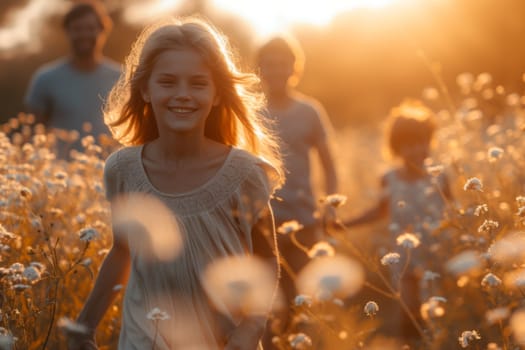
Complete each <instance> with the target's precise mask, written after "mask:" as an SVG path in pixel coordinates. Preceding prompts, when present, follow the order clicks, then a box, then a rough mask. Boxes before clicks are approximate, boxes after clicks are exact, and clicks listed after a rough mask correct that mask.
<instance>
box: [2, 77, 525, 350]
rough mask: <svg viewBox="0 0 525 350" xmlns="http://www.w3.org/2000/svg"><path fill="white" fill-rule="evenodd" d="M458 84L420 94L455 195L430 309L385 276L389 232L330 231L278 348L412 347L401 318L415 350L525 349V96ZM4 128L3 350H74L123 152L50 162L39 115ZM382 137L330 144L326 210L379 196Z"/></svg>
mask: <svg viewBox="0 0 525 350" xmlns="http://www.w3.org/2000/svg"><path fill="white" fill-rule="evenodd" d="M456 82H457V84H456V86H453V87H450V88H449V89H446V88H445V87H444V86H442V85H440V84H437V86H436V87H429V88H426V89H425V90H424V91H423V94H422V98H423V100H424V101H425V103H426V104H427V105H428V106H430V107H431V108H432V109H433V110H434V111H435V113H436V117H437V120H438V124H439V129H438V133H437V138H436V143H435V145H434V146H435V147H434V149H433V153H432V157H431V159H429V160H428V171H429V172H431V173H436V174H437V173H439V172H445V173H446V174H447V176H448V177H449V179H450V180H451V184H452V192H453V197H454V200H453V201H450V202H449V203H448V207H447V213H446V214H447V215H446V218H445V220H443V222H441V223H440V224H439V225H438V226H437V227H436V228H435V230H434V233H433V236H434V238H435V239H436V240H435V241H436V242H437V243H435V244H434V245H433V246H432V247H426V248H427V249H428V251H429V252H430V253H429V254H428V255H427V256H426V259H425V261H424V266H421V268H422V269H423V271H424V274H423V280H424V282H425V283H426V288H427V291H429V297H428V299H425V300H421V304H420V305H419V308H418V312H417V314H414V312H412V311H411V310H410V309H409V308H408V306H407V305H406V303H404V302H403V299H402V298H401V295H400V289H399V285H398V284H397V283H396V281H395V280H392V279H391V278H390V277H389V273H388V266H387V265H389V264H395V263H396V257H395V256H393V255H391V250H392V243H391V242H389V236H388V227H387V226H388V223H387V222H378V223H376V224H373V225H367V226H363V227H358V228H352V229H346V228H344V227H332V226H330V227H328V226H327V227H326V231H325V238H324V240H323V241H322V242H319V244H317V245H316V246H314V247H312V249H310V250H307V251H306V252H305V253H308V254H309V255H310V256H311V259H312V262H311V265H309V266H308V267H307V268H308V271H306V272H305V273H304V274H300V275H299V276H298V279H299V280H300V281H298V283H301V285H304V286H306V287H304V288H302V290H303V291H310V293H309V294H307V293H301V294H300V295H299V296H298V298H297V299H296V300H295V303H294V305H290V307H292V309H293V314H294V317H293V319H294V322H293V323H292V324H291V326H290V327H289V328H287V329H286V331H285V332H284V333H283V334H279V335H277V336H276V337H275V343H276V344H278V345H279V347H280V348H281V349H310V348H311V349H326V350H330V349H368V350H373V349H386V350H390V349H402V348H403V346H404V344H403V342H401V341H399V339H396V333H395V331H394V330H393V328H395V327H394V325H395V324H396V323H397V322H398V320H399V318H398V315H399V313H401V312H405V313H407V314H408V316H409V319H410V320H411V322H412V326H413V328H414V329H415V330H416V331H417V332H418V334H419V336H420V339H421V340H420V341H419V342H417V343H415V344H412V346H411V347H410V348H412V349H416V348H417V349H461V348H471V349H487V350H497V349H502V350H511V349H521V348H525V305H524V296H525V268H524V267H525V266H524V263H525V234H524V227H523V225H524V223H525V157H524V156H523V152H522V150H523V149H525V138H524V137H523V132H524V131H525V108H524V107H525V96H523V95H522V91H507V90H506V87H505V86H500V85H498V84H497V83H496V82H493V81H492V77H491V76H490V74H487V73H483V74H479V75H472V74H469V73H464V74H461V75H459V76H458V77H457V80H456ZM2 130H3V131H2V133H1V134H0V163H1V164H2V167H1V170H0V176H1V178H2V180H1V182H0V223H1V224H0V349H65V341H64V336H63V334H62V331H61V327H71V324H69V323H68V322H69V321H68V320H70V319H74V318H75V316H76V315H77V314H78V312H79V310H80V308H81V306H82V303H83V301H84V300H85V298H86V296H87V295H88V293H89V291H90V289H91V287H92V284H93V281H94V278H95V276H96V274H97V270H98V268H99V267H100V264H101V262H102V260H103V258H104V256H105V254H106V253H107V251H108V248H109V247H110V244H111V232H110V221H109V219H110V213H109V203H107V201H106V199H105V196H104V185H103V182H102V173H103V166H104V159H105V158H106V157H107V155H108V154H109V152H111V150H112V147H113V146H112V144H111V142H96V141H95V140H94V139H93V138H91V137H86V138H84V139H83V140H82V144H83V148H84V149H83V151H82V152H76V151H73V152H72V160H71V161H68V162H65V161H61V160H57V159H55V157H54V154H53V152H52V145H53V143H54V141H55V140H54V137H56V135H46V133H45V130H43V129H42V128H41V127H39V126H38V125H37V126H33V123H32V118H31V117H30V116H27V115H23V114H21V115H20V116H19V117H18V118H14V119H12V120H10V121H9V122H8V123H7V124H5V125H3V129H2ZM382 132H383V130H382V126H369V127H363V128H360V129H352V128H348V129H343V130H338V131H337V132H336V133H335V134H334V137H335V138H334V140H333V141H334V146H335V148H334V149H335V150H336V156H337V166H338V172H339V177H340V181H341V190H340V193H339V195H334V196H329V197H327V198H325V199H324V200H325V201H328V202H329V204H331V205H333V206H334V207H335V210H336V212H337V215H338V217H339V218H340V219H341V220H342V219H344V218H347V217H351V216H353V215H355V214H357V213H359V212H360V211H362V210H364V209H366V208H367V207H368V206H369V205H371V203H373V202H374V200H375V199H376V198H377V196H379V181H378V179H379V177H380V176H381V173H382V172H383V171H384V170H385V169H386V168H388V167H389V166H391V162H392V160H389V159H384V157H383V143H384V142H383V136H382ZM58 137H61V138H65V139H68V138H69V139H71V140H72V139H75V137H78V135H75V134H74V133H73V134H66V135H59V136H58ZM317 181H320V179H319V178H318V177H317V180H316V183H317ZM281 232H284V233H279V234H290V235H294V234H295V232H294V228H293V227H290V228H288V229H287V230H285V229H282V230H281ZM400 242H401V243H400V244H401V245H402V246H403V251H404V254H406V256H410V254H411V252H412V251H413V250H417V249H421V247H419V246H417V244H414V243H413V241H411V238H410V236H407V237H405V238H404V240H403V239H402V240H401V241H400ZM411 242H412V243H411ZM397 260H399V259H397ZM124 290H125V289H124V288H122V289H120V291H119V296H118V297H117V299H116V301H115V303H114V305H113V307H112V308H110V310H109V311H108V313H107V314H106V316H105V318H104V320H103V322H102V323H101V324H100V326H99V328H98V331H97V341H98V344H99V346H100V348H101V349H115V348H116V344H117V341H118V334H119V326H120V304H121V297H122V293H124ZM396 315H397V316H396ZM151 321H152V320H151V319H150V320H147V319H146V320H144V322H151ZM153 321H155V322H162V320H161V319H157V320H155V319H154V320H153ZM276 322H278V320H276V319H275V320H272V322H270V327H272V323H276ZM404 349H407V347H406V346H405V347H404Z"/></svg>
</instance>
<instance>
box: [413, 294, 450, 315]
mask: <svg viewBox="0 0 525 350" xmlns="http://www.w3.org/2000/svg"><path fill="white" fill-rule="evenodd" d="M443 302H446V299H445V298H442V297H431V298H429V299H428V300H427V301H426V302H424V303H422V304H421V306H420V310H419V312H420V313H421V317H422V318H423V319H424V320H429V319H433V318H438V317H443V315H445V308H444V307H443V306H442V305H441V303H443Z"/></svg>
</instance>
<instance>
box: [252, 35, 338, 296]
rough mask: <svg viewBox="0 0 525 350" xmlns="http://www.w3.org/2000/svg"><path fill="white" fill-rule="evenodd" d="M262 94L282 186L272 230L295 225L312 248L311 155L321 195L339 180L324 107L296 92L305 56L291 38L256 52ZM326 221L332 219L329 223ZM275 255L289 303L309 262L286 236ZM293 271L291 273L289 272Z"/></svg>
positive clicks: (315, 222) (318, 221)
mask: <svg viewBox="0 0 525 350" xmlns="http://www.w3.org/2000/svg"><path fill="white" fill-rule="evenodd" d="M256 61H257V62H256V63H257V66H258V67H259V70H260V75H261V80H262V83H263V88H264V91H265V94H266V97H267V99H268V102H267V116H268V119H269V120H270V125H271V126H272V127H273V128H274V129H275V130H276V133H277V135H278V136H279V139H280V142H281V149H282V153H283V160H284V166H285V169H286V172H287V176H286V182H285V184H284V185H283V187H282V188H281V189H280V190H279V191H278V192H277V193H276V196H275V198H274V200H272V209H273V212H274V216H275V221H276V226H277V227H279V226H280V225H281V224H283V223H285V222H287V221H292V220H296V221H297V222H298V223H299V224H301V225H302V226H303V228H302V230H300V231H299V232H298V234H297V240H298V241H299V242H300V243H301V244H303V245H304V246H306V247H311V246H312V245H313V244H315V243H316V242H317V241H318V240H319V239H320V238H321V237H322V233H321V230H322V227H321V226H322V217H321V215H320V211H322V210H320V209H322V208H319V206H318V200H316V198H315V193H314V190H313V186H312V182H311V181H312V179H311V175H310V173H311V159H310V153H311V152H312V151H314V152H315V153H316V156H318V158H319V161H320V164H321V168H322V169H321V170H322V175H323V177H324V183H323V185H324V188H322V189H321V191H322V192H324V193H317V194H318V195H323V194H333V193H336V192H337V175H336V169H335V165H334V161H333V155H332V151H331V149H330V140H329V137H330V136H331V135H330V132H331V125H330V121H329V119H328V117H327V114H326V111H325V109H324V108H323V106H322V105H321V104H320V103H319V102H318V101H316V100H315V99H313V98H312V97H309V96H305V95H304V94H301V93H299V92H298V91H297V90H296V85H297V83H298V82H299V79H300V76H301V73H302V69H303V64H304V54H303V52H302V49H301V47H300V45H299V43H298V42H297V41H296V40H295V39H294V38H293V37H291V36H284V35H283V36H276V37H274V38H272V39H270V40H268V41H266V42H265V43H264V44H263V45H262V46H260V47H259V48H258V50H257V52H256ZM327 219H330V218H327ZM278 244H279V252H280V253H281V256H282V258H283V260H285V261H286V263H287V266H286V268H284V269H283V275H282V278H281V286H282V288H283V290H284V292H285V294H286V297H287V299H288V300H293V298H294V297H295V294H296V293H295V287H294V281H293V275H294V274H296V273H297V272H298V271H299V270H300V269H301V268H302V267H303V266H304V265H305V264H306V263H307V262H308V260H309V258H308V257H307V256H306V254H305V253H304V251H302V250H301V249H299V248H298V247H296V246H295V245H294V244H293V243H292V242H291V241H290V239H289V237H288V236H285V235H279V241H278ZM287 268H288V269H291V270H292V271H288V270H287Z"/></svg>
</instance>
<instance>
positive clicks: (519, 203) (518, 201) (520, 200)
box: [516, 196, 525, 207]
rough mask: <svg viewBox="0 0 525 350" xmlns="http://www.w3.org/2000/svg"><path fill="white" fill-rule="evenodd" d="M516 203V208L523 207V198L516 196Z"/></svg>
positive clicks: (524, 198)
mask: <svg viewBox="0 0 525 350" xmlns="http://www.w3.org/2000/svg"><path fill="white" fill-rule="evenodd" d="M516 203H518V207H525V196H517V197H516Z"/></svg>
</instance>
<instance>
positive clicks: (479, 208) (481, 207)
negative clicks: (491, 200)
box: [474, 204, 489, 216]
mask: <svg viewBox="0 0 525 350" xmlns="http://www.w3.org/2000/svg"><path fill="white" fill-rule="evenodd" d="M488 211H489V206H488V205H487V204H480V205H478V206H477V207H476V209H474V215H476V216H481V215H482V214H485V213H488Z"/></svg>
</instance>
